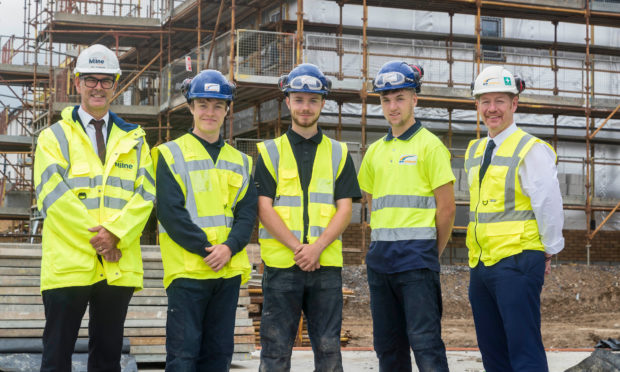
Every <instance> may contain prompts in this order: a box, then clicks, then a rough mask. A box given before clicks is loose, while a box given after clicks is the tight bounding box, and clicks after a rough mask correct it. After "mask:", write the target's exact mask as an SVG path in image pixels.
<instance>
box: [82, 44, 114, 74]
mask: <svg viewBox="0 0 620 372" xmlns="http://www.w3.org/2000/svg"><path fill="white" fill-rule="evenodd" d="M73 73H74V74H75V76H79V75H80V74H110V75H114V76H115V77H116V79H118V78H119V77H120V76H121V68H120V65H119V64H118V58H116V54H114V52H113V51H111V50H110V49H108V48H106V47H105V46H103V45H101V44H93V45H91V46H89V47H88V48H86V49H84V50H83V51H82V53H80V55H79V56H78V59H77V62H76V64H75V69H74V70H73Z"/></svg>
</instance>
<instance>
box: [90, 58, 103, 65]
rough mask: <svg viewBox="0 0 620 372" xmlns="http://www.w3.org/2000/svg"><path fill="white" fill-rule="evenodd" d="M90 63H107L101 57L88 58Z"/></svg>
mask: <svg viewBox="0 0 620 372" xmlns="http://www.w3.org/2000/svg"><path fill="white" fill-rule="evenodd" d="M88 63H92V64H98V65H103V64H105V60H103V59H100V58H96V57H95V58H89V59H88Z"/></svg>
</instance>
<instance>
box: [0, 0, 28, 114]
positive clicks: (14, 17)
mask: <svg viewBox="0 0 620 372" xmlns="http://www.w3.org/2000/svg"><path fill="white" fill-rule="evenodd" d="M23 32H24V0H0V43H1V45H4V43H5V42H6V40H7V37H8V36H10V35H16V36H22V34H23ZM6 95H9V96H11V95H12V93H11V92H10V90H9V89H8V88H7V87H5V86H0V101H1V102H2V103H3V104H5V105H10V106H12V107H15V106H17V105H19V101H18V100H17V99H14V98H10V97H6ZM3 108H4V106H3V105H0V110H2V109H3Z"/></svg>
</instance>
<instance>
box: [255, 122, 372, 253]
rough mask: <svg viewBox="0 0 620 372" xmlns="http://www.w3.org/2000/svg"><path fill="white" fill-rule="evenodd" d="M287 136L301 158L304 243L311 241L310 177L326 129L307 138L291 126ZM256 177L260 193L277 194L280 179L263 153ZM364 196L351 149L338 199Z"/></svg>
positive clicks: (339, 180)
mask: <svg viewBox="0 0 620 372" xmlns="http://www.w3.org/2000/svg"><path fill="white" fill-rule="evenodd" d="M286 136H287V137H288V140H289V142H290V143H291V148H292V149H293V155H294V156H295V161H296V162H297V169H298V172H299V181H300V183H301V189H302V191H303V197H304V209H303V211H304V232H303V237H304V243H308V242H307V238H306V236H307V233H308V224H309V217H308V186H309V185H310V179H311V178H312V168H313V166H314V158H315V156H316V149H317V147H318V146H319V144H320V143H321V140H322V139H323V132H322V131H321V128H319V130H318V132H317V134H315V135H314V136H312V137H310V138H308V139H306V138H304V137H302V136H300V135H299V134H297V133H296V132H295V131H293V130H292V129H291V128H289V130H288V131H286ZM254 180H255V182H256V189H257V191H258V195H259V196H266V197H269V198H271V199H275V197H276V188H277V184H276V180H275V179H274V178H273V177H272V176H271V173H269V171H268V170H267V167H266V166H265V162H264V161H263V159H262V157H261V156H259V157H258V160H257V161H256V171H255V172H254ZM361 197H362V192H361V191H360V186H359V184H358V182H357V174H356V172H355V166H354V165H353V159H351V154H349V153H348V152H347V160H346V162H345V165H344V168H343V169H342V172H341V173H340V175H339V176H338V178H337V179H336V186H335V189H334V200H338V199H345V198H352V199H354V200H359V199H360V198H361Z"/></svg>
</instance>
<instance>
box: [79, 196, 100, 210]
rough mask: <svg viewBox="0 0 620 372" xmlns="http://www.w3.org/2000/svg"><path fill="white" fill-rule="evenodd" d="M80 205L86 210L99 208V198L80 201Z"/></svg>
mask: <svg viewBox="0 0 620 372" xmlns="http://www.w3.org/2000/svg"><path fill="white" fill-rule="evenodd" d="M80 201H81V202H82V204H84V206H85V207H86V209H97V208H99V198H88V199H80Z"/></svg>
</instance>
